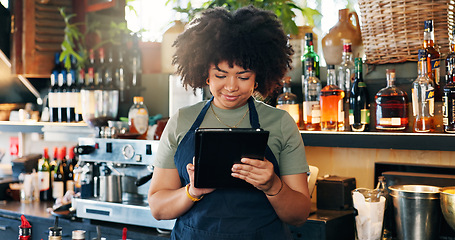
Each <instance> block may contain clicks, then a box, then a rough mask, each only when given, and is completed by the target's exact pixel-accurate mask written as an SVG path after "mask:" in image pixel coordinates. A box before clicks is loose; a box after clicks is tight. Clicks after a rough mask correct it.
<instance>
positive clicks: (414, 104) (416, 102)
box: [411, 88, 419, 117]
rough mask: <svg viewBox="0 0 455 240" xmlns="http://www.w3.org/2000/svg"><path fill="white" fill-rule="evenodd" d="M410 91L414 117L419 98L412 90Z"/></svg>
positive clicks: (417, 109)
mask: <svg viewBox="0 0 455 240" xmlns="http://www.w3.org/2000/svg"><path fill="white" fill-rule="evenodd" d="M411 91H412V115H413V116H414V117H415V116H417V113H418V112H419V98H418V97H417V92H416V91H415V90H414V88H413V89H411Z"/></svg>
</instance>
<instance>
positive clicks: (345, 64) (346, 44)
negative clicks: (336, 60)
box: [337, 39, 355, 94]
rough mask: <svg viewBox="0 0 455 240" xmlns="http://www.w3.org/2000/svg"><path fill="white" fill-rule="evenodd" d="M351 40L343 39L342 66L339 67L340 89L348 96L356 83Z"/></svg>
mask: <svg viewBox="0 0 455 240" xmlns="http://www.w3.org/2000/svg"><path fill="white" fill-rule="evenodd" d="M351 45H352V43H351V40H349V39H343V54H342V57H341V64H340V66H338V79H337V81H338V84H337V85H338V87H340V88H341V90H343V91H344V92H345V94H347V93H348V92H349V91H350V90H351V85H352V83H353V82H354V77H355V72H354V68H355V65H354V61H353V60H352V48H351Z"/></svg>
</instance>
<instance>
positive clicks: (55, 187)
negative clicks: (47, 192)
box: [52, 181, 65, 199]
mask: <svg viewBox="0 0 455 240" xmlns="http://www.w3.org/2000/svg"><path fill="white" fill-rule="evenodd" d="M64 191H65V190H64V185H63V181H54V183H53V184H52V197H53V198H55V199H57V198H59V197H63V195H65V193H64Z"/></svg>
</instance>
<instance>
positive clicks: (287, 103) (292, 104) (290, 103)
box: [276, 77, 300, 126]
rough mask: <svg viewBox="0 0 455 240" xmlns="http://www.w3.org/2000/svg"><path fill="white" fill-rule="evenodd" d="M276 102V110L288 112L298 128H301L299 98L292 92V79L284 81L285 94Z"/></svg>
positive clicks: (287, 78)
mask: <svg viewBox="0 0 455 240" xmlns="http://www.w3.org/2000/svg"><path fill="white" fill-rule="evenodd" d="M276 102H277V103H276V108H279V109H283V110H285V111H287V112H288V113H289V114H290V115H291V117H292V118H293V119H294V121H295V122H296V123H297V126H300V118H299V104H298V103H297V96H296V95H295V94H294V93H292V91H291V77H285V78H284V79H283V93H281V94H280V95H278V97H277V100H276Z"/></svg>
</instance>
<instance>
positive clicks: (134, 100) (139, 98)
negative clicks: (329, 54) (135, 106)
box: [133, 96, 144, 103]
mask: <svg viewBox="0 0 455 240" xmlns="http://www.w3.org/2000/svg"><path fill="white" fill-rule="evenodd" d="M143 101H144V97H139V96H136V97H134V98H133V102H134V103H138V102H143Z"/></svg>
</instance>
